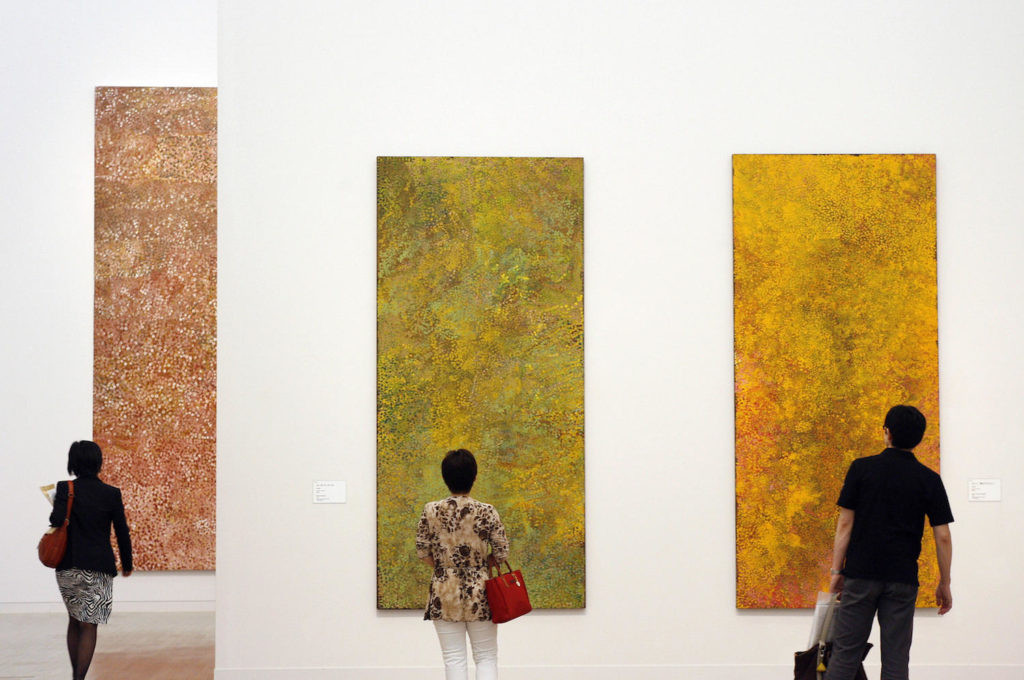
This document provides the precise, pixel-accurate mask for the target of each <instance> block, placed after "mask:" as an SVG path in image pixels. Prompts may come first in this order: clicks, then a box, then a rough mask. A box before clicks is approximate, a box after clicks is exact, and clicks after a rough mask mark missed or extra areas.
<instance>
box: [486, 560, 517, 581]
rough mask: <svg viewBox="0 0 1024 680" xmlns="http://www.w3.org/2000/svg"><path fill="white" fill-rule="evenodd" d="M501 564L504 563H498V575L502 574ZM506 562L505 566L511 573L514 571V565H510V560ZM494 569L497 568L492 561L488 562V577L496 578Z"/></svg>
mask: <svg viewBox="0 0 1024 680" xmlns="http://www.w3.org/2000/svg"><path fill="white" fill-rule="evenodd" d="M501 564H502V563H500V562H499V563H498V567H497V569H498V576H501ZM504 564H505V568H506V569H508V571H507V572H506V573H508V574H511V573H512V567H510V566H509V565H508V560H505V562H504ZM494 569H495V567H494V565H493V564H491V563H490V562H488V563H487V577H488V578H494Z"/></svg>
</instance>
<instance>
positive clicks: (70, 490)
mask: <svg viewBox="0 0 1024 680" xmlns="http://www.w3.org/2000/svg"><path fill="white" fill-rule="evenodd" d="M74 500H75V480H73V479H69V480H68V514H67V516H66V517H64V524H65V526H66V525H68V524H70V523H71V504H72V503H73V502H74Z"/></svg>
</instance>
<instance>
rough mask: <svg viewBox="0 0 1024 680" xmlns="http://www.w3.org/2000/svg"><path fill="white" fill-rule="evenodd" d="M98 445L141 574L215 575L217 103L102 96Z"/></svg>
mask: <svg viewBox="0 0 1024 680" xmlns="http://www.w3.org/2000/svg"><path fill="white" fill-rule="evenodd" d="M95 173H96V175H95V201H96V202H95V277H96V280H95V286H96V288H95V322H94V348H93V352H94V363H93V438H94V439H95V441H96V442H97V443H98V444H99V445H100V446H101V447H102V448H103V454H104V460H103V471H102V473H101V477H102V478H103V479H104V480H105V481H107V482H108V483H110V484H114V485H115V486H118V487H120V488H121V491H122V493H123V495H124V501H125V506H126V510H127V515H128V522H129V525H130V526H131V531H132V543H133V552H134V558H135V567H136V568H137V569H142V570H147V571H156V570H182V569H187V570H203V569H213V568H214V548H215V541H214V539H215V533H216V515H215V510H216V463H217V461H216V423H217V325H216V320H217V284H216V281H217V92H216V90H215V89H212V88H145V87H101V88H97V89H96V169H95Z"/></svg>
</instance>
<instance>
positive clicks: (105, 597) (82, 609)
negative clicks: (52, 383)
mask: <svg viewBox="0 0 1024 680" xmlns="http://www.w3.org/2000/svg"><path fill="white" fill-rule="evenodd" d="M102 466H103V452H102V451H100V447H99V446H98V445H97V444H96V443H95V442H90V441H79V442H75V443H74V444H72V445H71V449H70V450H69V451H68V473H69V474H72V475H75V483H74V497H73V499H72V501H71V521H70V522H69V523H68V547H67V552H65V553H64V559H63V560H61V562H60V564H58V565H57V586H58V587H59V588H60V594H61V597H62V598H63V599H64V606H66V607H67V610H68V654H69V655H70V657H71V671H72V673H73V676H74V679H75V680H83V678H85V674H86V672H87V671H88V670H89V664H90V663H92V654H93V651H94V650H95V649H96V628H97V625H98V624H100V623H106V622H107V619H108V618H109V617H110V608H111V604H112V602H113V579H114V576H116V575H117V568H116V566H115V563H114V549H113V548H112V547H111V546H110V527H111V525H113V527H114V533H115V534H116V535H117V550H118V552H119V553H120V554H121V573H122V574H124V575H125V576H131V573H132V540H131V536H129V533H128V522H127V521H126V519H125V516H124V503H123V501H122V500H121V490H120V489H118V488H117V487H115V486H110V485H109V484H104V483H103V482H102V481H100V479H99V477H98V476H97V475H99V472H100V468H101V467H102ZM67 508H68V483H67V482H57V495H56V497H55V498H54V501H53V512H52V513H50V525H51V526H60V525H61V524H63V523H64V518H65V517H66V516H67Z"/></svg>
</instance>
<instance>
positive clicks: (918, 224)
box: [733, 154, 939, 608]
mask: <svg viewBox="0 0 1024 680" xmlns="http://www.w3.org/2000/svg"><path fill="white" fill-rule="evenodd" d="M733 220H734V223H733V224H734V231H733V237H734V279H735V292H734V313H735V361H736V372H735V380H736V605H737V607H741V608H796V607H811V606H813V605H814V601H815V594H816V592H817V591H818V590H819V589H823V588H827V586H828V579H829V566H830V560H831V550H832V541H833V537H834V533H835V521H836V517H837V514H838V511H837V509H836V500H837V498H838V496H839V490H840V488H841V487H842V483H843V478H844V476H845V474H846V470H847V468H848V467H849V464H850V462H851V461H853V460H854V459H855V458H859V457H862V456H868V455H874V454H876V453H879V452H881V451H882V449H883V448H884V441H883V434H882V421H883V419H884V417H885V413H886V411H887V410H888V409H889V407H891V406H894V405H896V404H911V405H914V406H917V407H918V408H919V409H920V410H921V411H922V412H923V413H924V414H925V416H926V417H927V418H928V431H927V432H926V433H925V438H924V441H923V442H922V443H921V445H920V446H919V447H918V448H917V450H916V453H917V456H918V458H919V459H920V460H921V461H922V462H923V463H924V464H925V465H928V466H929V467H931V468H932V469H934V470H938V466H939V375H938V320H937V312H936V309H937V307H936V290H937V289H936V268H935V265H936V260H935V246H936V241H935V156H934V155H928V154H921V155H737V156H734V157H733ZM925 538H926V541H925V549H924V551H923V553H922V557H921V583H922V584H923V585H925V586H927V585H928V584H931V585H932V586H933V585H934V584H935V583H937V577H938V574H937V569H936V565H935V557H934V546H933V545H932V544H931V532H930V531H926V532H925ZM931 590H932V589H931V587H922V588H921V598H920V599H919V602H918V604H919V605H921V606H934V599H933V594H932V592H931Z"/></svg>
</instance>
